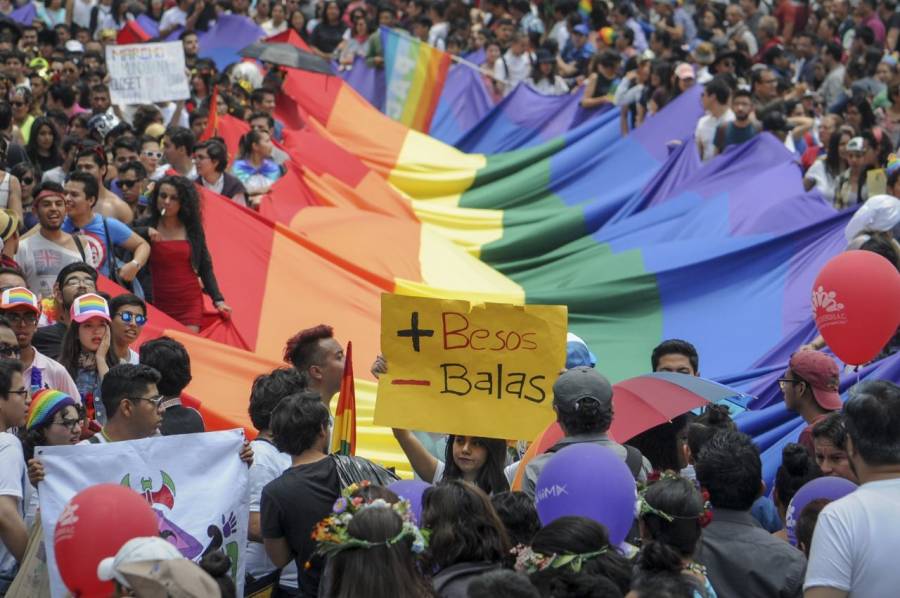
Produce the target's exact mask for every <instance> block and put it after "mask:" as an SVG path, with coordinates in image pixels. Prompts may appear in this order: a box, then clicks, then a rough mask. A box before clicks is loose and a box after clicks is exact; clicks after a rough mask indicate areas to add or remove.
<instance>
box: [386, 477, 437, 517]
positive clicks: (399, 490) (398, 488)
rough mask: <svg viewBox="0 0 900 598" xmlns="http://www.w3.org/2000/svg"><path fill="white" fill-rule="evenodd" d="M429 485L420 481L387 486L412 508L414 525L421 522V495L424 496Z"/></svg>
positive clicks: (400, 481)
mask: <svg viewBox="0 0 900 598" xmlns="http://www.w3.org/2000/svg"><path fill="white" fill-rule="evenodd" d="M430 486H431V484H426V483H425V482H423V481H422V480H399V481H396V482H394V483H393V484H391V485H390V486H388V490H391V491H393V492H394V494H396V495H397V496H399V497H400V498H405V499H406V500H408V501H409V503H410V505H411V506H412V512H413V517H415V519H416V521H415V522H416V525H418V524H419V522H420V521H421V520H422V495H423V494H425V490H427V489H428V488H429V487H430Z"/></svg>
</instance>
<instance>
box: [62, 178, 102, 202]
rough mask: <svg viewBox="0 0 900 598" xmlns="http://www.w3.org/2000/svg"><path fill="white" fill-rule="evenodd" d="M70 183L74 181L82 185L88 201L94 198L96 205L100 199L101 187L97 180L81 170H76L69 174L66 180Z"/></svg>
mask: <svg viewBox="0 0 900 598" xmlns="http://www.w3.org/2000/svg"><path fill="white" fill-rule="evenodd" d="M69 181H72V182H74V183H81V184H82V186H83V187H84V195H85V197H87V198H88V199H90V198H94V200H95V201H94V203H95V204H96V200H97V199H99V198H100V185H99V184H98V183H97V179H95V178H94V176H93V175H90V174H88V173H86V172H82V171H80V170H76V171H74V172H71V173H69V176H68V177H67V178H66V182H69Z"/></svg>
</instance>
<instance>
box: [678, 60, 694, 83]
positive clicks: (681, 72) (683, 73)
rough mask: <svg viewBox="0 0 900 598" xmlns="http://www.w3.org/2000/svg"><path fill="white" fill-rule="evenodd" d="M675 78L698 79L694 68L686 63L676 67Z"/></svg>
mask: <svg viewBox="0 0 900 598" xmlns="http://www.w3.org/2000/svg"><path fill="white" fill-rule="evenodd" d="M675 76H676V77H678V78H679V79H693V78H694V77H696V75H695V74H694V67H692V66H691V65H689V64H688V63H686V62H682V63H681V64H679V65H678V66H676V67H675Z"/></svg>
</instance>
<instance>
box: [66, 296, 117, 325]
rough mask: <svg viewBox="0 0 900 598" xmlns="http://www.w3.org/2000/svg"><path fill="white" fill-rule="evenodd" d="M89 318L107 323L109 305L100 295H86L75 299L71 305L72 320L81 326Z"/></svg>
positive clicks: (108, 319)
mask: <svg viewBox="0 0 900 598" xmlns="http://www.w3.org/2000/svg"><path fill="white" fill-rule="evenodd" d="M91 318H102V319H104V320H106V321H107V322H109V321H110V317H109V305H107V303H106V299H104V298H103V297H101V296H100V295H95V294H94V293H87V294H86V295H82V296H80V297H77V298H76V299H75V301H74V302H73V303H72V319H73V320H75V321H76V322H78V323H79V324H81V323H82V322H86V321H87V320H90V319H91Z"/></svg>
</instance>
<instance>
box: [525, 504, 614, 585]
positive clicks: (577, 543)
mask: <svg viewBox="0 0 900 598" xmlns="http://www.w3.org/2000/svg"><path fill="white" fill-rule="evenodd" d="M531 548H532V550H534V551H535V552H539V553H541V554H543V555H547V556H549V555H552V554H557V555H559V554H585V553H589V552H596V551H599V550H606V552H605V553H603V554H600V555H598V556H596V557H594V558H591V559H588V560H586V561H585V562H584V564H583V565H582V567H581V570H580V571H578V572H575V571H573V570H572V569H570V568H568V567H560V568H553V567H548V568H546V569H544V570H543V571H537V572H535V573H532V574H531V576H530V578H531V583H533V584H534V586H535V587H536V588H537V589H539V590H540V591H541V595H542V596H571V597H573V598H577V597H581V596H608V595H611V594H610V593H609V591H608V590H607V592H603V593H597V592H596V589H597V587H598V586H602V585H607V586H608V585H609V584H608V583H606V582H607V581H609V582H612V584H613V586H614V588H618V590H619V591H620V592H621V593H622V594H626V593H627V592H628V588H629V585H630V584H631V564H630V563H629V562H628V559H626V558H625V557H624V556H623V555H622V554H620V553H619V552H618V551H617V550H616V549H615V548H614V547H612V546H610V544H609V534H608V532H607V531H606V528H605V527H604V526H603V525H601V524H600V523H597V522H596V521H594V520H593V519H588V518H586V517H571V516H569V517H560V518H559V519H556V520H555V521H553V522H552V523H549V524H548V525H546V526H544V527H543V528H541V529H540V531H538V532H537V533H536V534H535V535H534V539H533V540H532V541H531Z"/></svg>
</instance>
